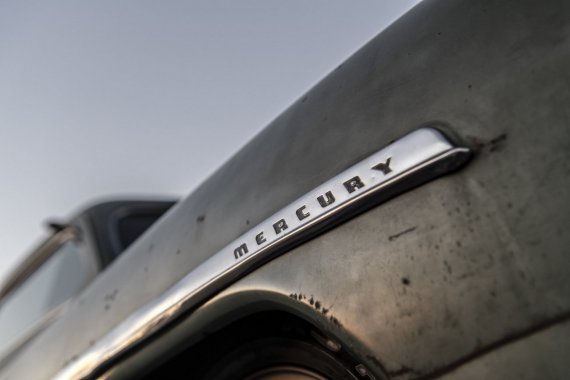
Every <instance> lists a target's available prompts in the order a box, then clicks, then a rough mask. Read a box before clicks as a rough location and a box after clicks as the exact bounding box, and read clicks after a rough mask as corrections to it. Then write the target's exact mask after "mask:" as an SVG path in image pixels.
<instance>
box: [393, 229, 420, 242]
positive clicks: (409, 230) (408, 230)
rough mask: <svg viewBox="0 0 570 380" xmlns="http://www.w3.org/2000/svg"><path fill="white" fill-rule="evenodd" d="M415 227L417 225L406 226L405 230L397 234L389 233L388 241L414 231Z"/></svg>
mask: <svg viewBox="0 0 570 380" xmlns="http://www.w3.org/2000/svg"><path fill="white" fill-rule="evenodd" d="M416 228H418V227H417V226H414V227H410V228H408V229H407V230H404V231H401V232H398V233H397V234H394V235H391V236H389V237H388V241H393V240H396V239H397V238H399V237H400V236H402V235H405V234H409V233H410V232H413V231H415V230H416Z"/></svg>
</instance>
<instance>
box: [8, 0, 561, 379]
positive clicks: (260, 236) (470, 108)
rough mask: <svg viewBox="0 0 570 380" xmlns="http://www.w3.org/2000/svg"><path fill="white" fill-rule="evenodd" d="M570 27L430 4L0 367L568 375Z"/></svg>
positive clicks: (132, 372)
mask: <svg viewBox="0 0 570 380" xmlns="http://www.w3.org/2000/svg"><path fill="white" fill-rule="evenodd" d="M569 37H570V3H568V2H566V1H561V0H560V1H556V0H551V1H545V2H533V1H527V0H523V1H502V2H496V1H467V0H430V1H424V2H422V3H421V4H419V5H418V6H416V7H415V8H414V9H413V10H412V11H410V12H409V13H408V14H406V15H405V16H404V17H402V18H401V19H400V20H399V21H397V22H396V23H394V24H393V25H392V26H391V27H389V28H388V29H386V30H385V31H383V32H382V33H381V34H380V35H378V36H377V37H376V38H374V39H373V40H372V41H371V42H369V43H368V44H367V45H366V46H365V47H363V48H362V49H361V50H360V51H359V52H357V53H356V54H355V55H354V56H352V57H351V58H350V59H348V60H347V61H346V62H345V63H343V64H342V65H340V66H339V67H338V68H337V69H336V70H335V71H333V72H332V73H330V75H328V76H327V77H326V78H325V79H324V80H323V81H322V82H321V83H319V84H318V85H317V86H316V87H314V88H313V89H312V90H311V91H309V92H308V93H306V94H305V95H304V96H302V97H301V99H299V100H298V101H297V102H296V103H294V104H293V105H292V106H291V107H290V108H289V109H287V110H286V111H285V112H284V113H282V114H281V115H279V116H278V117H277V118H276V119H275V120H274V121H273V122H272V123H271V124H270V125H269V126H268V127H267V128H266V129H265V130H264V131H263V132H262V133H260V134H259V135H258V136H257V137H256V138H254V139H253V140H252V141H251V142H250V143H249V144H248V145H246V146H245V147H244V148H243V149H242V150H241V151H239V152H238V153H237V154H236V155H235V156H234V157H233V158H232V159H231V160H229V161H228V162H227V163H226V164H225V165H224V166H222V167H221V168H220V169H219V170H218V171H217V172H215V173H214V174H213V175H212V176H211V177H210V178H209V179H208V180H207V181H206V182H204V183H203V184H202V185H201V186H200V187H199V188H198V189H197V190H196V191H194V192H193V193H192V194H190V195H189V196H188V197H187V198H186V199H184V200H183V201H181V202H179V203H177V204H176V205H175V206H173V207H172V208H171V209H170V210H169V211H168V212H167V213H166V215H164V217H162V218H161V219H160V220H159V221H158V222H157V223H156V224H154V225H153V226H152V227H151V228H150V229H149V230H148V231H147V232H146V233H144V234H143V235H142V236H141V237H140V238H139V239H137V240H136V241H135V242H134V243H133V244H131V245H130V246H129V247H128V248H127V249H126V250H125V252H124V253H122V254H121V255H120V256H118V257H117V258H116V259H115V260H114V261H113V262H112V263H111V264H110V265H109V266H108V267H107V268H106V269H105V270H104V271H102V272H100V273H99V274H97V275H96V276H95V277H94V279H93V280H92V281H90V282H89V284H88V285H87V286H86V287H84V288H83V289H82V290H81V291H80V292H79V293H77V294H76V295H75V296H74V297H73V298H72V299H70V300H69V301H68V303H67V305H66V307H65V310H64V312H62V313H59V314H58V315H57V317H56V318H53V319H51V320H50V322H49V323H47V324H46V325H44V326H42V328H41V329H40V330H39V331H37V332H36V333H35V334H34V335H33V337H31V338H30V339H28V340H26V342H24V343H23V344H22V345H21V346H20V347H19V348H18V350H17V351H16V352H12V353H11V354H10V355H9V356H8V357H5V358H4V359H3V362H2V368H1V370H0V377H1V378H5V379H44V378H46V379H47V378H57V379H81V378H98V377H101V378H108V379H123V378H149V379H150V378H180V377H182V376H184V377H186V378H192V379H202V378H204V379H236V378H238V379H240V378H247V379H258V378H279V376H281V377H286V376H289V377H290V378H317V379H320V378H329V379H345V378H346V379H366V378H368V379H430V378H444V379H475V378H477V379H478V378H486V379H563V378H565V377H566V376H567V373H568V372H569V371H570V364H569V362H568V360H567V355H568V352H570V322H569V318H570V281H569V279H570V265H569V264H570V259H569V257H568V246H570V237H569V234H568V233H566V231H565V229H566V227H567V226H568V225H569V222H570V217H569V213H568V210H569V209H570V201H569V197H568V189H569V188H570V157H569V154H570V127H569V125H568V124H569V120H570V117H569V111H568V102H569V101H570V40H569ZM181 168H182V169H183V168H184V164H183V163H181Z"/></svg>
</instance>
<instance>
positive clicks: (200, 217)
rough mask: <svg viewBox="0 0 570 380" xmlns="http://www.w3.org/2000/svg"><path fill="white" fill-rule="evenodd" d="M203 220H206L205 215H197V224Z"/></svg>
mask: <svg viewBox="0 0 570 380" xmlns="http://www.w3.org/2000/svg"><path fill="white" fill-rule="evenodd" d="M204 220H206V215H198V217H197V218H196V221H197V222H198V223H200V222H203V221H204Z"/></svg>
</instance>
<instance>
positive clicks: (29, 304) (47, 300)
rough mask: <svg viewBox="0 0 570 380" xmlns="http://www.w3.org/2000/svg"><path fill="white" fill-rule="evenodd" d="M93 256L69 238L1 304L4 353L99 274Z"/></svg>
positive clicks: (0, 340)
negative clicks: (96, 272)
mask: <svg viewBox="0 0 570 380" xmlns="http://www.w3.org/2000/svg"><path fill="white" fill-rule="evenodd" d="M95 269H96V268H95V266H94V262H93V259H92V258H91V257H90V256H89V254H88V252H86V250H85V249H83V247H82V245H81V243H80V242H78V241H77V240H67V241H65V242H64V243H62V244H61V245H59V247H57V248H56V249H55V251H54V252H53V254H51V255H50V257H49V258H48V259H47V260H46V261H45V262H44V263H43V264H42V265H41V266H40V267H39V268H38V269H37V270H36V271H35V272H34V273H32V274H31V275H30V276H29V277H28V278H27V279H26V280H24V281H23V282H22V283H21V284H20V285H19V286H18V287H17V288H15V289H14V290H12V291H11V292H10V293H9V294H8V295H6V297H5V298H4V299H3V300H2V301H1V303H0V356H1V355H2V353H3V351H4V350H6V349H7V348H9V347H10V346H12V345H13V344H15V343H16V342H17V341H18V340H19V339H22V337H24V336H26V332H27V331H28V330H30V329H31V328H32V327H33V326H34V325H35V324H37V323H39V322H40V321H41V320H42V317H43V316H45V315H46V314H47V313H49V312H50V311H51V310H53V309H54V308H56V307H57V306H58V305H61V304H62V303H63V302H65V301H66V300H68V299H69V298H71V297H73V296H74V295H76V294H77V293H78V292H79V291H80V290H81V289H82V288H83V287H84V286H85V285H86V284H87V283H89V281H90V280H91V279H92V278H93V277H94V275H95Z"/></svg>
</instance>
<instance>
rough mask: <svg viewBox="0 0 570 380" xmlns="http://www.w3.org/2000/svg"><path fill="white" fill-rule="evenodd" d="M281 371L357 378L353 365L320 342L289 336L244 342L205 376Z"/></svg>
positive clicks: (221, 378)
mask: <svg viewBox="0 0 570 380" xmlns="http://www.w3.org/2000/svg"><path fill="white" fill-rule="evenodd" d="M277 374H280V375H283V374H288V375H289V376H290V378H292V379H295V378H298V379H303V378H305V379H332V380H337V379H338V380H345V379H346V380H354V379H357V377H356V376H355V374H354V373H353V370H352V369H351V368H349V366H347V365H346V364H345V363H342V362H341V361H340V360H339V359H338V358H335V357H334V356H332V355H331V354H330V353H329V352H327V351H326V349H325V348H323V347H322V346H320V345H319V344H317V343H313V342H309V341H302V340H294V339H287V338H264V339H259V340H256V341H253V342H248V343H244V344H243V345H240V346H239V347H237V348H235V349H233V350H232V351H231V352H229V353H228V354H227V355H225V356H223V357H222V358H220V360H218V361H217V362H216V364H215V365H214V366H213V367H212V368H211V370H210V371H208V372H207V374H206V376H205V377H204V378H205V379H212V380H230V379H231V380H237V379H240V380H241V379H243V380H261V379H266V378H277V376H276V375H277ZM293 375H297V377H293ZM272 376H273V377H272ZM283 378H284V377H283Z"/></svg>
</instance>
